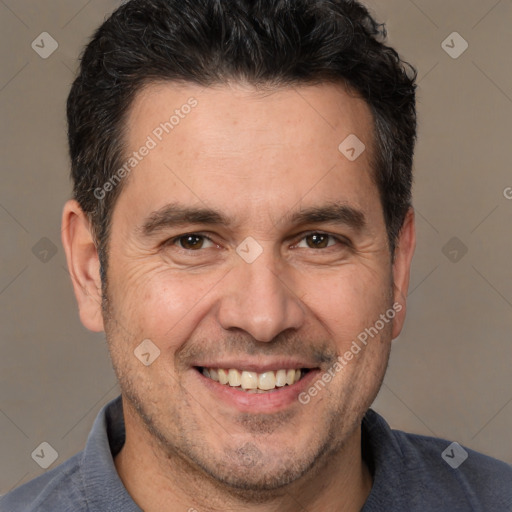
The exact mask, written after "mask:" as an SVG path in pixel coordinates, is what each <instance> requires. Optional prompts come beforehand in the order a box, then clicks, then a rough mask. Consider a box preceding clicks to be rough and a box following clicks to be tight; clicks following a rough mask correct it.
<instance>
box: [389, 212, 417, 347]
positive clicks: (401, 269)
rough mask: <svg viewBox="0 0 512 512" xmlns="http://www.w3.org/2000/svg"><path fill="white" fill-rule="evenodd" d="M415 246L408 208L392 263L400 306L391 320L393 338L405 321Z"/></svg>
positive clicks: (395, 296)
mask: <svg viewBox="0 0 512 512" xmlns="http://www.w3.org/2000/svg"><path fill="white" fill-rule="evenodd" d="M415 248H416V226H415V222H414V210H413V209H412V208H410V209H409V211H408V212H407V214H406V216H405V220H404V223H403V225H402V229H401V230H400V235H399V237H398V242H397V246H396V248H395V260H394V263H393V289H394V303H397V304H400V306H401V308H400V310H399V308H398V306H397V314H396V316H395V318H394V320H393V339H395V338H396V337H397V336H398V335H399V334H400V332H401V331H402V327H403V325H404V322H405V313H406V306H407V291H408V289H409V277H410V271H411V262H412V256H413V254H414V249H415Z"/></svg>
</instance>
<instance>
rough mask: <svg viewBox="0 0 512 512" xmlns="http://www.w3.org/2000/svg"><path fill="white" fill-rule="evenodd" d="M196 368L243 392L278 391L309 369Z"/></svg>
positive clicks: (302, 376) (298, 378)
mask: <svg viewBox="0 0 512 512" xmlns="http://www.w3.org/2000/svg"><path fill="white" fill-rule="evenodd" d="M196 370H198V371H199V372H200V373H202V374H203V375H204V376H205V377H207V378H209V379H211V380H213V381H215V382H218V383H219V384H222V385H224V386H228V387H231V388H234V389H236V390H238V391H242V392H245V393H272V392H275V391H279V390H280V389H282V388H285V387H289V386H293V384H295V383H296V382H299V381H300V380H301V379H302V378H304V376H305V375H306V374H307V373H308V372H309V371H310V369H309V368H284V369H281V370H275V371H274V370H270V371H266V372H263V373H257V372H251V371H247V370H238V369H236V368H227V369H226V368H206V367H203V366H197V367H196Z"/></svg>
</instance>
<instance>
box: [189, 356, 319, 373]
mask: <svg viewBox="0 0 512 512" xmlns="http://www.w3.org/2000/svg"><path fill="white" fill-rule="evenodd" d="M193 366H200V367H202V368H223V369H225V370H226V369H230V368H234V369H237V370H246V371H249V372H256V373H264V372H269V371H277V370H289V369H295V370H298V369H304V368H306V369H313V368H318V366H316V365H314V364H310V363H306V362H304V361H298V360H296V359H274V360H267V361H258V362H256V361H254V360H252V361H250V360H240V359H238V360H224V361H205V362H200V363H197V364H194V365H193Z"/></svg>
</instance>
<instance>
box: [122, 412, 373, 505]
mask: <svg viewBox="0 0 512 512" xmlns="http://www.w3.org/2000/svg"><path fill="white" fill-rule="evenodd" d="M124 416H125V427H126V442H125V444H124V446H123V448H122V450H121V451H120V452H119V454H118V455H117V456H116V458H115V460H114V463H115V466H116V469H117V472H118V474H119V477H120V478H121V481H122V482H123V484H124V486H125V488H126V489H127V491H128V493H129V494H130V496H131V497H132V499H133V500H134V501H135V502H136V503H137V505H138V506H139V507H140V508H141V509H142V510H144V511H145V512H157V511H159V512H178V511H180V512H182V511H183V510H188V511H190V512H192V511H194V512H197V511H201V512H218V511H225V510H243V511H247V512H263V511H265V512H268V511H270V510H279V511H280V512H292V511H296V510H297V507H298V505H299V504H300V507H299V508H302V509H307V510H322V511H325V512H359V511H360V510H361V508H362V507H363V505H364V503H365V501H366V499H367V497H368V495H369V493H370V490H371V487H372V477H371V474H370V471H369V470H368V467H367V466H366V464H365V462H364V460H363V458H362V456H361V429H360V428H357V429H356V431H355V432H354V433H353V435H352V436H351V437H350V439H348V440H347V442H346V443H345V444H344V445H343V447H342V448H340V450H338V451H337V452H336V453H334V454H331V455H330V456H329V459H328V460H325V461H319V462H318V464H317V466H316V467H315V469H314V470H311V471H310V472H309V473H308V474H306V475H304V476H303V477H302V478H301V479H300V480H297V481H295V482H293V483H291V484H290V485H288V486H287V487H286V488H282V489H279V490H277V491H275V492H273V493H265V495H261V494H258V495H256V494H249V493H247V492H242V491H240V490H234V489H232V488H226V487H225V486H224V485H223V484H220V483H219V482H217V481H216V480H214V479H213V478H212V477H211V476H209V475H207V474H205V473H204V472H203V471H202V470H201V469H199V468H197V467H193V466H192V465H191V464H190V463H189V462H188V461H187V460H184V459H183V458H182V457H181V456H180V455H178V454H174V455H173V456H172V457H169V456H167V455H166V454H165V453H164V451H163V449H162V448H161V447H160V445H159V443H158V442H157V441H155V440H154V439H153V437H152V436H151V434H150V433H148V432H147V430H146V429H145V428H144V426H143V425H141V424H140V422H139V421H138V418H137V417H136V415H135V413H134V412H133V411H131V409H130V408H129V407H127V404H126V403H124Z"/></svg>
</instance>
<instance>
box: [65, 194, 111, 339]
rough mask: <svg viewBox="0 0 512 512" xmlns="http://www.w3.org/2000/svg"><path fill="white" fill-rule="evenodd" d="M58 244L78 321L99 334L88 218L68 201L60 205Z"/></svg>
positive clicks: (93, 251)
mask: <svg viewBox="0 0 512 512" xmlns="http://www.w3.org/2000/svg"><path fill="white" fill-rule="evenodd" d="M62 245H63V246H64V250H65V252H66V260H67V264H68V269H69V273H70V275H71V281H72V282H73V288H74V291H75V297H76V300H77V302H78V309H79V312H80V320H81V321H82V323H83V324H84V326H85V327H86V328H87V329H89V330H91V331H95V332H100V331H103V330H104V329H103V317H102V314H101V278H100V262H99V258H98V252H97V250H96V245H95V243H94V239H93V236H92V231H91V226H90V222H89V219H88V217H87V215H86V214H85V213H84V212H83V210H82V209H81V208H80V205H79V204H78V203H77V201H75V200H70V201H68V202H67V203H66V204H65V205H64V211H63V212H62Z"/></svg>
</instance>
